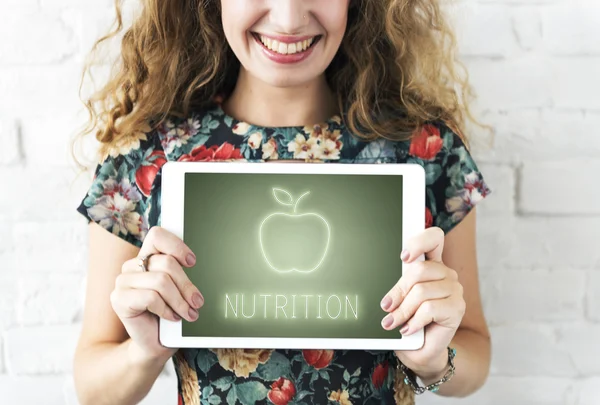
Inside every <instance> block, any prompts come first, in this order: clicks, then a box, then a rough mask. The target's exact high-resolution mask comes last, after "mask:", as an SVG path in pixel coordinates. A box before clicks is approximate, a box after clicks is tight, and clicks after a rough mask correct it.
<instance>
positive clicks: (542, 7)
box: [0, 0, 600, 405]
mask: <svg viewBox="0 0 600 405" xmlns="http://www.w3.org/2000/svg"><path fill="white" fill-rule="evenodd" d="M0 3H1V4H2V6H3V11H4V15H5V18H3V23H2V24H0V145H1V146H0V190H1V191H0V349H1V350H0V398H1V400H0V402H2V403H11V404H13V403H19V404H22V405H28V404H37V403H44V404H47V405H55V404H56V405H59V404H69V405H74V404H76V403H77V401H76V399H75V396H74V394H73V387H72V382H71V376H70V373H71V363H72V353H73V347H74V343H75V341H76V339H77V335H78V332H79V321H80V319H81V312H82V293H83V284H84V282H85V279H84V276H85V266H86V258H87V252H86V251H85V246H86V226H85V221H84V220H83V219H82V218H80V217H79V216H78V214H76V213H75V211H74V209H75V207H76V205H77V204H78V203H79V200H80V198H81V197H82V196H83V193H84V192H85V190H86V187H87V186H88V184H89V178H86V177H85V176H80V177H77V178H75V177H74V176H75V171H74V169H73V165H72V163H71V160H70V158H69V153H68V141H69V139H70V138H71V137H72V136H73V135H74V134H75V132H76V130H77V129H78V128H79V126H80V125H81V124H82V123H83V122H84V119H85V115H84V114H83V111H82V108H81V106H80V103H79V100H78V98H77V87H78V84H79V74H80V69H81V65H82V62H83V57H84V55H85V53H86V51H87V50H88V48H89V47H90V45H91V43H92V41H93V39H94V38H95V37H96V36H98V35H99V34H100V33H103V32H104V30H105V29H106V28H107V27H108V25H109V23H110V21H111V16H112V15H111V11H112V8H111V4H112V0H97V1H95V2H85V5H84V4H83V2H81V1H75V0H55V1H49V0H2V1H0ZM90 3H93V4H90ZM452 9H453V10H452V13H453V15H454V16H455V20H456V24H457V26H458V27H459V28H458V32H459V37H460V43H461V51H462V52H461V53H462V55H463V57H464V60H465V62H466V64H467V67H468V69H469V74H470V77H471V79H472V82H473V84H474V85H475V88H476V91H477V93H478V96H479V99H478V102H477V103H476V105H475V109H476V112H477V116H478V117H479V118H480V119H481V120H483V121H484V122H487V123H490V124H492V125H493V126H494V128H495V130H496V135H495V136H494V137H493V139H492V138H491V137H489V135H488V134H487V133H485V132H484V131H481V130H479V129H477V128H474V129H473V131H472V132H471V133H470V136H471V137H472V139H473V141H472V142H473V143H474V153H475V156H476V158H477V162H478V163H479V165H480V168H481V169H482V171H483V173H484V175H485V177H486V179H487V180H488V182H489V183H490V186H491V187H492V188H493V189H494V194H493V195H492V196H490V198H489V199H488V200H486V201H485V202H484V203H483V204H482V205H481V208H480V216H479V220H478V228H479V233H478V235H479V239H478V241H479V242H478V251H479V263H480V272H481V288H482V294H483V298H484V306H485V312H486V315H487V317H488V321H489V324H490V326H491V330H492V334H493V347H494V358H493V364H492V376H491V377H490V379H489V382H488V383H487V384H486V386H485V387H484V388H483V389H482V390H481V391H480V392H478V393H477V394H475V395H474V396H472V397H470V398H468V399H466V400H460V401H459V400H446V399H442V398H438V397H435V396H434V395H426V396H424V397H423V398H422V399H421V400H420V401H419V403H421V404H432V405H433V404H442V403H448V404H454V403H461V404H462V403H464V404H473V405H483V404H490V405H492V404H493V405H496V404H498V405H505V404H518V405H527V404H557V405H558V404H569V405H598V404H600V399H599V398H600V395H598V394H597V386H598V385H599V384H600V361H598V360H600V348H599V347H600V346H599V344H598V342H600V298H598V297H599V296H600V249H598V246H599V245H600V203H599V198H600V191H598V187H597V180H596V179H595V177H594V176H595V174H596V173H598V172H600V95H599V94H600V78H599V74H600V1H597V0H596V1H595V0H588V1H584V0H581V1H575V0H572V1H567V0H479V1H476V0H465V1H458V2H457V4H456V6H453V8H452ZM42 168H43V169H42ZM595 180H596V181H595ZM40 336H41V337H43V339H41V340H40V339H39V338H40ZM594 353H595V355H594ZM167 371H169V370H167ZM174 384H175V383H174V375H173V372H172V371H171V372H167V373H165V374H164V375H163V376H161V377H160V378H159V381H158V382H157V384H156V385H155V388H154V389H153V391H152V392H151V394H150V395H149V396H148V397H147V399H146V400H145V402H144V403H147V404H169V403H174V402H172V400H173V398H174V390H175V385H174ZM170 401H171V402H170Z"/></svg>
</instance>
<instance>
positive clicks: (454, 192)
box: [409, 122, 491, 233]
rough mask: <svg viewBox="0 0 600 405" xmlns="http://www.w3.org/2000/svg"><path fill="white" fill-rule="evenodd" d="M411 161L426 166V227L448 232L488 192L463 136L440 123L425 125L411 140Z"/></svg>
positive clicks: (489, 191) (488, 189)
mask: <svg viewBox="0 0 600 405" xmlns="http://www.w3.org/2000/svg"><path fill="white" fill-rule="evenodd" d="M411 161H412V162H413V163H414V162H415V161H417V162H418V163H419V164H422V165H423V167H424V168H425V173H426V209H425V215H426V227H431V226H437V227H439V228H441V229H442V230H443V231H444V233H448V232H450V231H451V230H452V229H453V228H454V227H455V226H456V225H458V224H459V223H460V222H461V221H462V220H463V218H464V217H465V216H466V215H467V214H468V213H469V212H470V211H471V210H472V209H473V207H474V206H475V205H476V204H478V203H479V202H480V201H482V200H483V199H484V198H485V197H487V196H488V195H489V194H490V193H491V190H490V188H489V187H488V185H487V183H486V182H485V180H484V178H483V174H482V173H481V172H480V170H479V168H478V167H477V164H476V163H475V160H474V159H473V157H472V156H471V153H470V152H469V150H468V149H467V146H466V145H465V143H464V142H463V140H462V138H461V137H460V136H458V135H457V133H456V132H455V131H453V130H452V129H450V127H449V126H447V125H445V124H444V123H442V122H435V123H429V124H426V125H425V126H424V127H423V129H422V130H421V132H420V133H419V134H417V136H415V137H414V138H413V139H412V141H411V144H410V149H409V162H411Z"/></svg>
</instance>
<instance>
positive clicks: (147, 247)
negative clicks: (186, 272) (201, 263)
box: [139, 226, 196, 267]
mask: <svg viewBox="0 0 600 405" xmlns="http://www.w3.org/2000/svg"><path fill="white" fill-rule="evenodd" d="M157 253H163V254H167V255H171V256H173V257H174V258H175V259H177V261H178V262H179V264H181V265H182V266H186V267H192V266H193V265H194V264H196V255H194V252H192V250H191V249H190V248H189V247H188V246H187V245H186V244H185V243H184V242H183V241H182V240H181V238H179V237H177V236H176V235H174V234H173V233H171V232H169V231H167V230H166V229H164V228H161V227H159V226H153V227H152V228H150V230H149V231H148V234H147V235H146V238H145V239H144V243H143V245H142V247H141V249H140V252H139V257H143V256H147V255H149V254H157Z"/></svg>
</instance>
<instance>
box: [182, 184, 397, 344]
mask: <svg viewBox="0 0 600 405" xmlns="http://www.w3.org/2000/svg"><path fill="white" fill-rule="evenodd" d="M184 204H185V207H184V210H185V214H184V218H185V220H184V242H185V243H186V244H187V245H188V246H189V247H190V248H191V249H192V251H193V252H194V253H195V254H196V257H197V262H196V265H195V266H194V267H193V268H190V269H186V271H187V274H188V276H189V278H190V280H191V281H192V282H193V283H194V284H195V285H196V286H198V288H199V289H200V291H201V292H202V294H203V295H204V298H205V304H204V306H203V307H202V308H201V309H200V311H199V313H200V315H199V318H198V320H197V321H195V322H187V321H185V320H183V326H182V328H183V331H182V332H183V336H213V337H219V336H224V337H307V338H388V339H389V338H401V336H400V334H399V333H398V332H397V331H386V330H384V329H383V328H382V327H381V319H382V318H383V317H384V316H385V313H384V311H383V310H382V309H381V307H380V301H381V299H382V298H383V296H384V295H385V294H386V293H387V292H388V291H389V289H390V288H391V287H392V286H393V285H394V284H395V283H396V282H397V281H398V279H399V278H400V275H401V270H402V262H401V260H400V258H399V256H400V250H401V246H402V176H397V175H342V174H337V175H336V174H255V173H248V174H240V173H235V174H228V173H187V174H186V175H185V200H184Z"/></svg>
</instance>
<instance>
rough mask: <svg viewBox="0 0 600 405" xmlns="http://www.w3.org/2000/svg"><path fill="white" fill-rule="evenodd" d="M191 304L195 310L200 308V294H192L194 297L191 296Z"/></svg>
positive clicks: (202, 299)
mask: <svg viewBox="0 0 600 405" xmlns="http://www.w3.org/2000/svg"><path fill="white" fill-rule="evenodd" d="M192 302H193V303H194V306H195V307H196V308H200V307H201V306H202V304H203V303H204V297H202V295H201V294H200V293H194V295H192Z"/></svg>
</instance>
